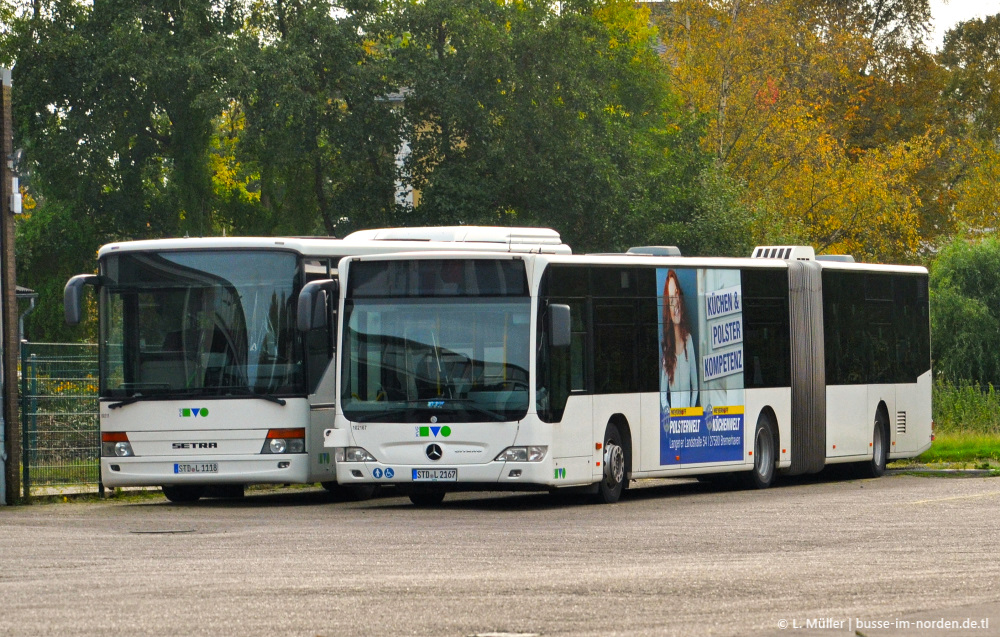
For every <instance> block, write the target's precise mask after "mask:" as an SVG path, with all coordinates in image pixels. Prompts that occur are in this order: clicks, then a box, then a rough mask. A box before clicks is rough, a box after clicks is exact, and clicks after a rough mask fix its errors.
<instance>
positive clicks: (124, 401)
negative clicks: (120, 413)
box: [108, 394, 152, 409]
mask: <svg viewBox="0 0 1000 637" xmlns="http://www.w3.org/2000/svg"><path fill="white" fill-rule="evenodd" d="M147 398H152V396H143V395H142V394H134V395H132V396H129V397H128V398H122V399H121V400H119V401H118V402H114V403H109V404H108V409H118V408H119V407H124V406H125V405H131V404H132V403H137V402H139V401H140V400H145V399H147Z"/></svg>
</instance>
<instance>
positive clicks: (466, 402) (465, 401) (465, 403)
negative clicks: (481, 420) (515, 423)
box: [444, 398, 507, 422]
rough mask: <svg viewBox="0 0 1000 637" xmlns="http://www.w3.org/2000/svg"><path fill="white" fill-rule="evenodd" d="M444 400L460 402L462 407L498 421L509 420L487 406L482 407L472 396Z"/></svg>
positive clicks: (446, 401)
mask: <svg viewBox="0 0 1000 637" xmlns="http://www.w3.org/2000/svg"><path fill="white" fill-rule="evenodd" d="M444 402H445V404H446V405H447V404H449V403H458V404H459V405H460V406H461V407H462V409H465V410H466V411H474V412H476V413H477V414H480V415H483V416H489V417H490V418H494V419H496V421H497V422H503V421H505V420H507V419H506V418H504V417H503V416H501V415H500V414H498V413H497V412H495V411H491V410H489V409H486V408H485V407H480V406H479V405H477V404H476V403H475V401H473V400H472V399H471V398H451V399H448V400H445V401H444Z"/></svg>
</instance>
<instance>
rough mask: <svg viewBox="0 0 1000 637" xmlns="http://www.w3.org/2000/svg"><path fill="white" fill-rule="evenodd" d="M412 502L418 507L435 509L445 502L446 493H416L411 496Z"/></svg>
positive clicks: (435, 491) (420, 491) (432, 490)
mask: <svg viewBox="0 0 1000 637" xmlns="http://www.w3.org/2000/svg"><path fill="white" fill-rule="evenodd" d="M410 502H412V503H413V505H414V506H418V507H434V506H437V505H439V504H441V503H442V502H444V491H443V490H441V489H428V490H423V489H421V490H419V491H414V492H412V493H411V494H410Z"/></svg>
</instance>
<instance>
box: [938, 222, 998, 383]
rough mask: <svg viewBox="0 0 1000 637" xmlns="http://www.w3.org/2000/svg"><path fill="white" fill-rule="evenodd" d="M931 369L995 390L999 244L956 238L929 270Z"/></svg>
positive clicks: (951, 379) (990, 241) (942, 251)
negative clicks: (990, 385)
mask: <svg viewBox="0 0 1000 637" xmlns="http://www.w3.org/2000/svg"><path fill="white" fill-rule="evenodd" d="M930 286H931V334H932V338H933V341H932V349H931V351H932V352H933V354H934V369H935V371H936V372H937V373H938V374H939V375H941V376H943V377H944V378H945V379H947V380H949V381H952V382H956V381H974V382H979V383H981V384H984V385H985V384H987V383H988V384H992V385H994V386H997V387H1000V357H998V356H997V352H998V351H1000V241H998V240H997V239H995V238H986V239H978V240H969V239H966V238H962V237H959V238H958V239H956V240H954V241H953V242H952V243H950V244H948V245H947V246H945V247H944V249H942V250H941V253H940V254H939V255H938V257H937V259H936V260H935V261H934V263H933V265H932V267H931V280H930Z"/></svg>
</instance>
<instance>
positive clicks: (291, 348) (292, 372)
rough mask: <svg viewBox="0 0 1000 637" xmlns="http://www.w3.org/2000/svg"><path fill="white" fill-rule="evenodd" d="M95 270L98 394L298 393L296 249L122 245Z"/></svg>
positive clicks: (300, 376)
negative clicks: (132, 249) (136, 248)
mask: <svg viewBox="0 0 1000 637" xmlns="http://www.w3.org/2000/svg"><path fill="white" fill-rule="evenodd" d="M101 274H102V287H101V295H100V304H101V308H100V316H101V347H102V350H103V351H102V352H101V357H102V359H103V360H104V361H105V364H104V365H103V366H102V370H101V395H102V396H104V397H111V398H128V397H134V396H151V397H152V396H155V397H159V398H169V397H171V396H177V397H181V396H229V395H243V394H267V395H293V394H304V393H305V387H304V382H303V373H302V356H301V355H300V350H301V346H300V345H299V344H298V341H297V339H296V333H295V321H294V307H293V301H294V299H295V297H296V294H297V292H298V288H299V279H300V276H299V265H298V259H297V257H296V255H294V254H292V253H290V252H278V251H260V250H256V251H223V250H219V251H191V252H166V251H164V252H155V253H153V252H151V253H122V254H115V255H111V256H109V257H107V258H106V259H104V261H103V262H102V272H101Z"/></svg>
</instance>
